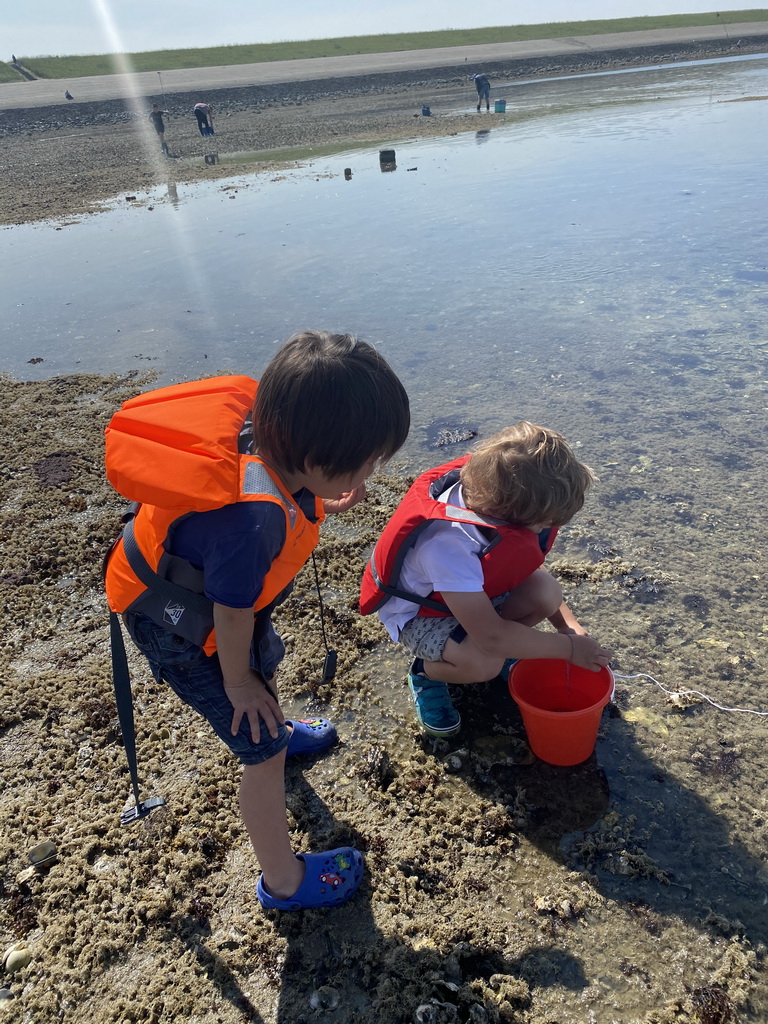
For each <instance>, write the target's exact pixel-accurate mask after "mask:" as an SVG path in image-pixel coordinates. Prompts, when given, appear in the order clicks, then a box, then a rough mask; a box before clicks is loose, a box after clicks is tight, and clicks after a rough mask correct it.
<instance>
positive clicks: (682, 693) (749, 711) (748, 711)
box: [613, 672, 768, 718]
mask: <svg viewBox="0 0 768 1024" xmlns="http://www.w3.org/2000/svg"><path fill="white" fill-rule="evenodd" d="M613 676H614V679H650V680H651V682H652V683H656V685H657V686H658V688H659V689H660V690H663V691H664V693H667V694H669V696H670V697H672V698H675V697H687V696H688V695H689V694H695V696H697V697H701V698H702V699H703V700H706V701H708V702H709V703H710V704H711V705H712V707H713V708H717V709H718V711H740V712H742V714H745V715H760V716H761V717H763V718H764V717H766V716H768V711H753V710H752V708H727V707H725V706H724V705H722V704H718V703H717V702H716V701H714V700H712V698H711V697H708V696H707V695H706V693H702V692H701V690H668V689H667V688H666V686H662V685H661V683H660V682H659V681H658V679H654V678H653V676H650V675H648V673H647V672H638V673H637V675H634V676H622V675H619V673H618V672H614V673H613Z"/></svg>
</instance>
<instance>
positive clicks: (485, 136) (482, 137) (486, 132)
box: [475, 128, 491, 146]
mask: <svg viewBox="0 0 768 1024" xmlns="http://www.w3.org/2000/svg"><path fill="white" fill-rule="evenodd" d="M490 137H491V129H490V128H483V129H482V130H481V131H479V132H475V142H476V143H477V144H478V146H480V145H482V144H483V143H484V142H487V141H488V140H489V139H490Z"/></svg>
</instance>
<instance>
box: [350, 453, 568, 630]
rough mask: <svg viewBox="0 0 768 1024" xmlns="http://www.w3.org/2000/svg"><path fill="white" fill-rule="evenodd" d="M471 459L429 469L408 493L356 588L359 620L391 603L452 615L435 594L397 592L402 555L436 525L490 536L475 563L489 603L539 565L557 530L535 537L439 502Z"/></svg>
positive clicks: (525, 529) (421, 612) (521, 528)
mask: <svg viewBox="0 0 768 1024" xmlns="http://www.w3.org/2000/svg"><path fill="white" fill-rule="evenodd" d="M469 458H471V456H469V455H465V456H463V457H462V458H459V459H454V460H453V462H446V463H445V464H444V465H442V466H435V468H434V469H428V470H427V471H426V472H425V473H422V474H421V476H418V477H416V479H415V480H414V482H413V483H412V484H411V486H410V487H409V489H408V490H407V491H406V493H405V496H404V497H403V500H402V501H401V502H400V504H399V505H398V507H397V509H396V510H395V514H394V515H393V516H392V518H391V519H390V520H389V522H388V523H387V525H386V526H385V527H384V530H383V532H382V534H381V537H379V540H378V542H377V543H376V547H375V548H374V549H373V554H372V555H371V557H370V560H369V562H368V564H367V566H366V567H365V572H364V573H363V580H362V584H361V587H360V611H361V613H362V614H363V615H370V613H371V612H375V611H376V609H377V608H381V606H382V605H383V604H385V603H386V602H387V601H388V600H389V599H390V597H400V598H403V599H404V600H406V601H413V603H414V605H416V606H418V608H417V610H416V611H415V614H416V615H435V616H439V615H450V614H451V613H450V611H449V609H448V606H447V605H446V604H445V602H444V601H443V598H442V596H441V594H439V593H438V592H437V591H434V592H433V593H431V594H429V595H428V596H427V597H421V596H419V595H417V594H411V593H409V592H408V591H405V590H403V589H402V588H401V586H400V573H401V571H402V568H403V561H404V560H405V556H406V554H407V553H408V551H409V550H410V548H411V547H412V546H413V544H414V543H415V542H416V539H417V538H418V537H419V535H420V534H421V532H422V530H423V529H424V528H425V527H427V526H428V525H429V524H430V523H431V522H434V521H436V520H440V521H443V522H452V523H456V522H459V523H469V524H470V525H471V526H476V527H479V528H480V529H481V530H483V531H485V532H487V533H488V535H489V540H488V545H487V547H486V548H485V550H484V551H481V552H480V554H479V555H478V557H479V559H480V564H481V565H482V569H483V589H484V590H485V592H486V593H487V594H488V596H489V597H491V598H494V597H499V596H500V595H501V594H504V593H506V591H508V590H513V589H514V588H515V587H517V586H519V585H520V584H521V583H522V582H523V580H525V579H527V578H528V577H529V576H530V575H531V573H532V572H534V571H535V570H536V569H538V568H539V566H541V565H542V564H543V562H544V557H545V555H546V553H547V552H548V551H549V549H550V548H551V547H552V544H553V542H554V539H555V535H556V534H557V530H556V529H555V528H552V529H550V530H549V531H548V532H547V531H542V534H536V533H534V532H533V531H532V530H529V529H528V527H526V526H514V525H512V524H511V523H504V522H502V521H501V520H499V519H491V518H489V517H488V516H481V515H479V514H478V513H477V512H473V511H472V510H471V509H468V508H460V507H458V506H456V505H448V504H446V502H444V501H440V500H439V496H440V495H441V494H442V493H443V492H444V491H445V490H447V488H449V487H452V486H453V485H454V484H455V483H456V482H457V481H458V479H459V473H460V471H461V467H462V466H463V465H464V463H465V462H466V461H467V460H468V459H469ZM540 537H541V540H540Z"/></svg>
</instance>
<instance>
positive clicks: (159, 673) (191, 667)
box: [123, 612, 289, 764]
mask: <svg viewBox="0 0 768 1024" xmlns="http://www.w3.org/2000/svg"><path fill="white" fill-rule="evenodd" d="M123 621H124V622H125V626H126V629H127V630H128V632H129V633H130V635H131V638H132V639H133V642H134V643H135V644H136V646H137V647H138V648H139V650H140V651H141V653H142V654H143V655H144V657H145V658H146V659H147V661H148V662H149V667H150V669H151V671H152V675H153V676H154V677H155V679H156V680H157V681H158V682H162V681H163V680H164V681H165V682H166V683H168V685H169V686H170V687H171V689H172V690H173V691H174V693H176V695H177V696H179V697H180V698H181V699H182V700H183V701H184V703H185V704H188V705H189V706H190V707H191V708H194V710H195V711H197V712H198V714H200V715H202V716H203V718H204V719H205V720H206V721H207V722H208V724H209V725H210V726H211V728H212V729H213V731H214V732H215V733H216V735H217V736H218V737H219V739H220V740H222V741H223V742H224V743H226V745H227V746H228V747H229V749H230V750H231V751H232V753H233V754H234V755H235V757H237V758H238V760H239V761H240V762H241V763H242V764H261V762H262V761H268V760H269V759H270V758H271V757H274V756H275V755H276V754H279V753H280V751H281V750H282V749H283V748H284V747H287V746H288V740H289V733H288V730H287V729H286V728H285V726H284V725H278V728H277V737H276V738H275V739H273V738H272V737H271V736H270V735H269V732H268V731H267V727H266V725H265V724H264V722H263V721H262V720H261V718H260V719H259V728H260V736H259V742H258V743H254V742H253V740H252V739H251V727H250V723H249V721H248V718H247V716H245V715H244V716H243V718H242V720H241V722H240V726H239V728H238V731H237V733H236V734H235V735H234V736H233V735H232V733H231V731H230V729H231V725H232V715H233V714H234V708H233V707H232V704H231V703H230V701H229V698H228V697H227V695H226V693H225V691H224V681H223V678H222V675H221V667H220V665H219V656H218V654H213V655H211V656H210V657H209V656H208V655H206V653H205V652H204V651H203V649H202V648H201V647H198V646H197V644H193V643H192V642H191V640H184V639H183V638H182V637H180V636H177V635H176V634H175V633H170V632H169V631H168V630H167V629H163V627H162V626H158V625H157V623H155V622H153V621H152V619H150V618H148V617H147V616H146V615H142V614H141V613H140V612H126V614H125V615H124V616H123ZM277 645H279V648H278V646H277ZM278 649H282V643H281V642H280V638H279V637H278V636H277V634H276V633H275V632H274V629H273V627H272V624H271V622H269V620H267V621H266V622H264V621H262V622H261V623H259V624H258V625H257V629H255V630H254V643H253V646H252V647H251V667H252V668H255V669H256V670H257V671H258V672H260V673H261V674H262V675H264V676H265V678H267V679H269V678H271V677H272V676H273V675H274V672H275V669H276V668H277V662H279V660H280V658H278V659H277V662H275V663H274V664H273V665H271V666H269V665H268V663H269V662H270V661H274V658H275V655H276V653H277V651H278ZM265 654H266V657H265ZM265 668H266V671H265Z"/></svg>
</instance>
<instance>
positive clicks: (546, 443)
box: [360, 420, 611, 737]
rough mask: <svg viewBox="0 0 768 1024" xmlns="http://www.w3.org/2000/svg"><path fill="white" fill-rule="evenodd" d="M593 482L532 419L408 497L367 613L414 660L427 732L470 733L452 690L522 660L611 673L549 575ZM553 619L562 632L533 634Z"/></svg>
mask: <svg viewBox="0 0 768 1024" xmlns="http://www.w3.org/2000/svg"><path fill="white" fill-rule="evenodd" d="M592 480H593V475H592V472H591V470H590V469H589V468H588V467H587V466H584V465H582V464H581V463H580V462H579V461H578V460H577V459H576V456H575V455H574V454H573V451H572V450H571V448H570V447H569V446H568V444H567V443H566V441H565V438H563V437H562V436H561V435H560V434H557V433H555V432H554V431H553V430H548V429H547V428H546V427H540V426H536V425H535V424H533V423H528V422H526V421H524V420H523V421H521V422H520V423H517V424H515V426H513V427H510V428H509V429H507V430H503V431H501V433H499V434H495V435H494V436H493V437H491V438H488V439H487V440H486V441H482V442H481V443H480V444H478V445H477V446H476V447H475V449H474V451H473V453H472V454H471V455H467V456H464V457H463V458H460V459H456V460H454V461H453V462H449V463H446V464H445V465H442V466H438V467H436V468H435V469H431V470H428V471H427V472H426V473H423V474H422V475H421V476H419V477H417V479H416V480H415V481H414V483H413V485H412V486H411V488H410V489H409V490H408V492H407V493H406V495H405V497H404V498H403V500H402V502H401V503H400V505H399V507H398V509H397V511H396V512H395V514H394V516H393V517H392V519H391V520H390V521H389V523H388V524H387V526H386V527H385V528H384V532H383V533H382V535H381V537H380V539H379V541H378V543H377V545H376V548H375V549H374V552H373V554H372V556H371V559H370V562H369V564H368V566H367V568H366V570H365V575H364V577H363V584H362V590H361V598H360V610H361V611H362V613H363V614H364V615H366V614H369V613H370V612H373V611H376V612H378V614H379V617H380V618H381V621H382V622H383V624H384V625H385V627H386V628H387V631H388V633H389V635H390V636H391V637H392V639H393V640H395V641H398V642H399V643H401V644H402V645H403V646H404V647H406V649H407V650H408V651H410V653H411V654H412V655H413V656H414V659H415V660H414V662H413V665H412V666H411V671H410V674H409V687H410V691H411V696H412V698H413V701H414V704H415V707H416V717H417V718H418V721H419V724H420V726H421V728H422V730H423V731H424V732H426V733H427V734H428V735H431V736H435V737H450V736H454V735H456V733H458V731H459V729H460V727H461V717H460V716H459V713H458V712H457V711H456V709H455V708H454V706H453V704H452V702H451V697H450V694H449V692H448V687H447V685H446V684H447V683H474V682H477V681H478V680H486V679H493V678H494V677H495V676H497V675H499V673H501V672H502V670H505V671H506V670H507V668H508V667H511V666H509V665H508V663H509V662H511V661H512V660H517V659H520V658H562V659H567V660H568V661H570V662H572V663H573V664H575V665H580V666H581V667H582V668H588V669H591V670H592V671H595V672H596V671H598V670H599V668H600V667H601V666H603V665H607V664H608V661H609V659H610V657H611V652H610V651H609V650H607V649H606V648H604V647H601V646H600V644H598V642H597V641H596V640H593V639H592V638H591V637H590V636H588V635H587V633H586V630H584V629H583V628H582V627H581V626H580V625H579V623H578V621H577V620H576V618H575V617H574V615H573V613H572V612H571V610H570V609H569V608H568V606H567V605H566V604H565V602H564V601H563V594H562V591H561V589H560V585H559V583H558V582H557V581H556V580H555V579H554V578H553V577H552V576H551V575H550V574H549V573H548V572H547V571H546V570H545V569H542V568H541V566H542V564H543V562H544V558H545V556H546V553H547V552H548V551H549V549H550V547H551V546H552V542H553V541H554V539H555V534H556V532H557V528H558V527H559V526H562V525H563V524H565V523H567V522H568V521H569V520H570V519H571V518H572V517H573V516H574V515H575V513H576V512H578V511H579V509H580V508H581V507H582V505H583V504H584V495H585V493H586V490H587V488H588V487H589V485H590V483H591V482H592ZM544 619H548V620H549V622H550V623H551V624H552V625H553V626H554V627H555V630H556V632H555V633H548V632H542V631H539V630H537V629H534V628H533V627H534V626H536V625H537V624H538V623H540V622H542V621H543V620H544Z"/></svg>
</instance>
